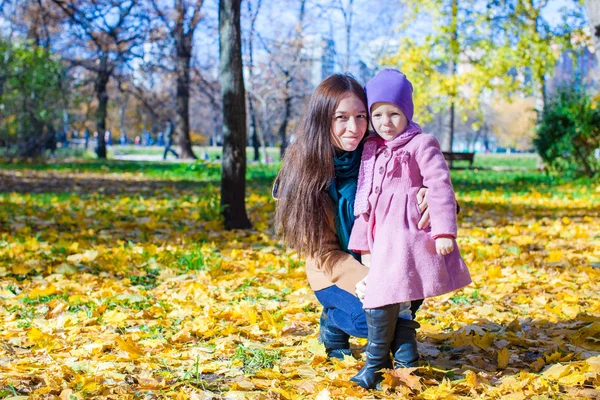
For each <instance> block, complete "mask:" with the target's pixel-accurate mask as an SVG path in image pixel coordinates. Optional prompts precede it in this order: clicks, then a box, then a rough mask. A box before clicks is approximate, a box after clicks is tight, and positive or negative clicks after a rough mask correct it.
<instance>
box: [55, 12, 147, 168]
mask: <svg viewBox="0 0 600 400" xmlns="http://www.w3.org/2000/svg"><path fill="white" fill-rule="evenodd" d="M52 2H53V3H55V4H56V5H57V6H58V7H60V9H61V10H62V11H63V13H64V14H65V16H66V17H67V20H68V21H67V22H66V23H65V27H66V28H67V32H68V36H69V39H71V40H70V41H69V47H67V48H66V49H65V50H64V52H63V53H64V54H65V56H66V57H67V58H68V59H70V61H71V62H72V64H73V65H75V66H79V67H83V68H85V69H86V70H88V71H90V72H91V73H93V74H94V75H95V79H94V91H95V94H96V98H97V100H98V105H97V109H96V130H97V132H98V144H97V146H98V147H97V149H96V153H97V155H98V158H106V144H105V142H104V135H105V132H106V116H107V109H108V100H109V96H108V82H109V80H110V79H111V77H112V76H113V75H114V74H115V71H116V70H117V69H119V68H120V67H122V66H123V65H124V64H126V63H127V62H128V61H130V60H131V59H132V58H133V57H134V55H135V49H136V47H137V46H139V45H140V44H141V42H142V41H143V39H144V37H145V30H144V25H145V22H146V20H145V18H143V16H142V15H140V14H136V13H135V8H136V6H137V4H138V2H139V0H125V1H118V2H115V1H112V0H89V1H84V2H82V1H76V0H52ZM108 15H110V16H111V18H107V16H108Z"/></svg>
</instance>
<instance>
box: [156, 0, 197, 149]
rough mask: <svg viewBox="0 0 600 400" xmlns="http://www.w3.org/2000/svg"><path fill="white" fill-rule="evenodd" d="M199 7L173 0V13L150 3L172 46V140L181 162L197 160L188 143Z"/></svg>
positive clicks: (189, 1) (192, 0)
mask: <svg viewBox="0 0 600 400" xmlns="http://www.w3.org/2000/svg"><path fill="white" fill-rule="evenodd" d="M202 3H203V1H202V0H175V2H174V5H173V7H172V9H170V10H169V9H167V10H165V7H164V2H160V3H159V2H158V1H157V0H152V5H153V7H154V10H155V11H156V13H157V14H158V15H159V17H160V19H161V21H162V22H163V23H164V25H165V26H166V27H167V29H168V32H169V35H170V38H171V40H172V41H173V43H174V46H173V47H174V55H175V57H174V59H175V73H176V79H177V95H176V96H177V101H176V103H177V105H176V109H177V110H176V111H177V112H176V114H175V121H174V122H175V140H176V143H177V144H178V145H179V150H180V152H179V158H183V159H196V156H195V155H194V152H193V151H192V142H191V140H190V64H191V60H192V51H193V46H194V41H193V39H194V32H195V31H196V27H197V26H198V22H200V19H201V18H200V17H201V14H200V9H201V8H202ZM168 16H172V17H171V18H169V17H168Z"/></svg>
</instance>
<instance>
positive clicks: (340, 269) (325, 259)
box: [306, 228, 369, 294]
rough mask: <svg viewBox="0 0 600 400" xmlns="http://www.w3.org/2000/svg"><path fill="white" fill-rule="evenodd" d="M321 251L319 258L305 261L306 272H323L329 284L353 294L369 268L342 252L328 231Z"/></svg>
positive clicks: (332, 234) (331, 233)
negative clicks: (312, 270)
mask: <svg viewBox="0 0 600 400" xmlns="http://www.w3.org/2000/svg"><path fill="white" fill-rule="evenodd" d="M325 229H327V228H325ZM323 250H324V251H323V252H322V253H321V255H320V256H318V257H308V258H307V259H306V266H307V270H308V269H316V270H319V271H321V272H323V274H324V275H325V277H326V278H327V280H328V281H329V282H331V283H332V284H334V285H336V286H338V287H339V288H340V289H343V290H345V291H347V292H349V293H352V294H354V292H355V287H356V284H357V283H358V282H359V281H361V280H362V279H363V278H364V277H365V276H367V273H368V272H369V268H367V267H365V266H364V265H362V264H361V263H360V262H359V261H357V260H356V259H355V258H354V257H353V256H352V255H351V254H350V253H348V252H346V251H344V250H342V249H341V248H340V244H339V241H338V238H337V235H336V234H335V232H333V231H331V230H329V229H328V230H327V238H326V241H325V243H324V245H323Z"/></svg>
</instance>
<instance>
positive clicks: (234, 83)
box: [219, 0, 252, 229]
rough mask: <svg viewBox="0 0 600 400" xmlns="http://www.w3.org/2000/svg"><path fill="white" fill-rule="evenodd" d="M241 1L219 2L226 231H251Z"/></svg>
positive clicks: (222, 200) (222, 184) (222, 186)
mask: <svg viewBox="0 0 600 400" xmlns="http://www.w3.org/2000/svg"><path fill="white" fill-rule="evenodd" d="M240 7H241V0H220V1H219V55H220V78H221V96H222V98H223V173H222V177H221V207H222V209H223V216H224V218H225V228H226V229H249V228H252V224H251V223H250V220H249V219H248V216H247V215H246V201H245V196H246V92H245V90H244V76H243V74H242V68H243V66H242V31H241V26H240Z"/></svg>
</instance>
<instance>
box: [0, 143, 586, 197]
mask: <svg viewBox="0 0 600 400" xmlns="http://www.w3.org/2000/svg"><path fill="white" fill-rule="evenodd" d="M536 165H537V156H536V155H532V154H513V155H505V154H502V155H498V154H489V155H483V154H482V155H477V156H476V158H475V166H474V167H473V168H470V169H468V168H458V169H454V170H452V182H453V184H454V188H455V191H457V192H462V193H469V192H480V191H482V190H489V191H493V190H503V191H505V192H507V193H509V192H510V193H529V192H532V191H534V190H536V191H541V192H552V191H553V190H554V189H555V187H556V186H558V185H562V184H565V183H574V184H577V185H580V186H582V187H589V188H591V189H595V187H596V186H597V182H596V180H594V179H590V178H578V179H576V180H571V179H569V178H568V177H564V176H559V175H552V174H547V173H542V172H539V171H538V170H537V169H535V166H536ZM482 166H486V167H482ZM511 167H512V168H514V169H510V168H511ZM279 168H280V164H279V163H274V164H269V165H264V164H257V163H248V165H247V168H246V179H247V182H248V186H249V187H250V188H252V189H256V188H261V189H264V188H265V187H267V186H269V187H270V184H271V182H272V181H273V179H274V178H275V176H276V175H277V172H278V171H279ZM0 169H5V170H19V171H27V170H32V171H61V172H73V173H101V174H120V173H131V174H135V175H139V176H141V177H145V178H148V179H152V180H168V181H183V182H186V181H189V182H211V183H212V185H215V184H217V183H218V182H220V179H221V164H219V163H214V162H204V161H197V162H194V163H187V162H150V161H119V160H110V159H109V160H97V159H95V160H49V161H45V162H44V161H31V162H18V163H10V164H8V163H2V164H0ZM579 195H581V196H584V195H585V193H584V192H582V193H574V196H579ZM40 196H42V197H44V196H45V197H47V198H45V201H46V202H51V201H57V200H58V201H61V200H67V199H68V198H70V196H69V195H68V194H59V193H57V194H55V195H53V194H48V195H40ZM55 196H57V198H56V197H55Z"/></svg>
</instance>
